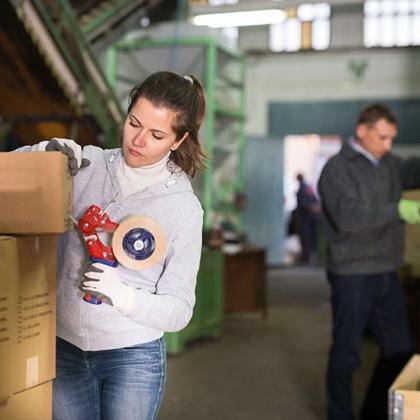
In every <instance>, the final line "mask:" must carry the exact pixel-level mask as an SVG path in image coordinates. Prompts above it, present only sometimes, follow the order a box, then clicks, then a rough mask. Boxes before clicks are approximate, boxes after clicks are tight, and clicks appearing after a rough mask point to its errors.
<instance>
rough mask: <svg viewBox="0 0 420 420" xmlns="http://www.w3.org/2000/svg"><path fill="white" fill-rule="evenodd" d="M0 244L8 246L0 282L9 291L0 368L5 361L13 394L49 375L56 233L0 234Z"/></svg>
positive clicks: (51, 368)
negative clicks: (9, 312)
mask: <svg viewBox="0 0 420 420" xmlns="http://www.w3.org/2000/svg"><path fill="white" fill-rule="evenodd" d="M0 243H1V244H3V247H7V248H9V253H8V258H7V259H5V260H4V266H3V269H4V270H3V271H2V272H1V283H8V284H9V285H10V288H11V290H13V292H12V296H13V297H12V298H11V300H10V302H11V310H12V312H13V313H12V315H11V317H10V319H9V324H8V326H7V331H9V333H10V334H9V340H8V341H9V343H10V353H9V354H10V358H11V360H10V361H9V363H8V365H5V363H6V360H2V359H0V371H3V370H4V369H7V368H8V367H9V366H10V368H11V371H12V375H11V379H10V387H11V393H17V392H20V391H23V390H25V389H28V388H31V387H33V386H36V385H38V384H40V383H43V382H46V381H49V380H51V379H53V378H54V376H55V324H56V312H55V305H56V297H55V287H56V285H55V275H56V266H55V258H56V238H55V235H42V236H27V237H4V236H3V237H1V236H0ZM10 249H11V252H10ZM16 264H17V265H16Z"/></svg>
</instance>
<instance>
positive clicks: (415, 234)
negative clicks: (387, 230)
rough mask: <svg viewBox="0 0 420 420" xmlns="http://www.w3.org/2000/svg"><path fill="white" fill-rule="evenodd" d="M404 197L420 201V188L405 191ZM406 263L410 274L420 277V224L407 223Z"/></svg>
mask: <svg viewBox="0 0 420 420" xmlns="http://www.w3.org/2000/svg"><path fill="white" fill-rule="evenodd" d="M403 198H405V199H407V200H419V201H420V190H419V189H417V190H412V191H404V193H403ZM404 265H406V266H408V267H409V272H410V276H413V277H420V225H409V224H406V225H405V243H404Z"/></svg>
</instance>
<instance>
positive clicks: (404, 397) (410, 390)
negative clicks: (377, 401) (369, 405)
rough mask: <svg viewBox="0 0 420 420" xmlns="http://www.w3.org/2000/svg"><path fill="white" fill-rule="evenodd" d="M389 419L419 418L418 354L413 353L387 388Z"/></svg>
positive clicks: (419, 374) (405, 419)
mask: <svg viewBox="0 0 420 420" xmlns="http://www.w3.org/2000/svg"><path fill="white" fill-rule="evenodd" d="M389 419H390V420H418V419H420V355H418V354H416V355H414V356H413V357H412V358H411V359H410V360H409V362H408V363H407V364H406V366H405V367H404V369H403V370H402V371H401V373H400V374H399V375H398V377H397V379H395V381H394V383H393V384H392V385H391V388H390V389H389Z"/></svg>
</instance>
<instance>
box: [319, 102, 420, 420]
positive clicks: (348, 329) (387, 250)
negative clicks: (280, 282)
mask: <svg viewBox="0 0 420 420" xmlns="http://www.w3.org/2000/svg"><path fill="white" fill-rule="evenodd" d="M355 134H356V135H355V138H352V139H350V141H349V142H347V143H345V144H344V145H343V147H342V149H341V151H340V152H339V153H338V154H337V155H335V156H333V157H332V158H331V159H330V160H329V161H328V162H327V164H326V165H325V167H324V169H323V171H322V174H321V177H320V180H319V186H318V190H319V193H320V197H321V202H322V211H323V216H324V217H323V218H324V222H325V223H324V224H325V230H326V232H325V233H326V238H327V245H328V256H327V276H328V281H329V283H330V286H331V291H332V295H331V303H332V312H333V313H332V315H333V341H332V345H331V348H330V353H329V360H328V372H327V398H328V419H329V420H338V419H340V420H341V419H343V420H344V419H353V418H354V417H353V414H352V376H353V373H354V371H355V370H356V369H357V367H358V366H359V364H360V349H361V344H362V338H363V333H364V331H365V329H366V328H367V327H369V329H370V331H371V332H372V334H373V337H374V338H375V340H376V342H377V344H378V346H379V348H380V355H379V358H378V362H377V364H376V366H375V370H374V372H373V376H372V379H371V381H370V384H369V387H368V391H367V394H366V397H365V400H364V403H363V407H362V411H361V419H363V420H376V419H384V420H386V419H387V390H388V388H389V386H390V385H391V383H392V382H393V380H394V379H395V377H396V376H397V374H398V373H399V371H400V370H401V368H402V367H403V365H404V364H405V362H406V361H407V359H408V357H409V355H410V352H411V340H410V337H409V333H408V326H407V315H406V307H405V301H404V295H403V290H402V287H401V285H400V283H399V279H398V276H397V270H398V268H399V266H400V264H401V261H402V254H403V240H404V238H403V232H404V230H403V226H404V225H403V223H402V221H405V222H408V223H420V202H417V201H411V200H402V199H401V191H402V190H403V189H412V188H418V187H420V159H409V160H407V161H405V162H403V161H402V160H400V159H399V158H398V157H396V156H395V155H393V154H391V153H390V150H391V146H392V142H393V140H394V138H395V136H396V135H397V120H396V118H395V116H394V115H393V114H392V112H391V111H390V110H389V109H388V108H387V107H385V106H383V105H371V106H368V107H367V108H366V109H364V110H363V111H362V113H361V114H360V116H359V119H358V122H357V126H356V133H355Z"/></svg>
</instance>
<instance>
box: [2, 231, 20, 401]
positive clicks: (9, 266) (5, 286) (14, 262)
mask: <svg viewBox="0 0 420 420" xmlns="http://www.w3.org/2000/svg"><path fill="white" fill-rule="evenodd" d="M18 275H19V274H18V259H17V252H16V243H15V240H14V239H13V238H11V237H3V238H2V237H0V401H2V400H4V399H6V398H9V397H10V395H11V394H12V383H11V377H12V370H11V367H12V338H11V336H12V326H13V325H15V324H16V312H15V310H14V302H15V301H16V289H17V282H16V279H17V278H18Z"/></svg>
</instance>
